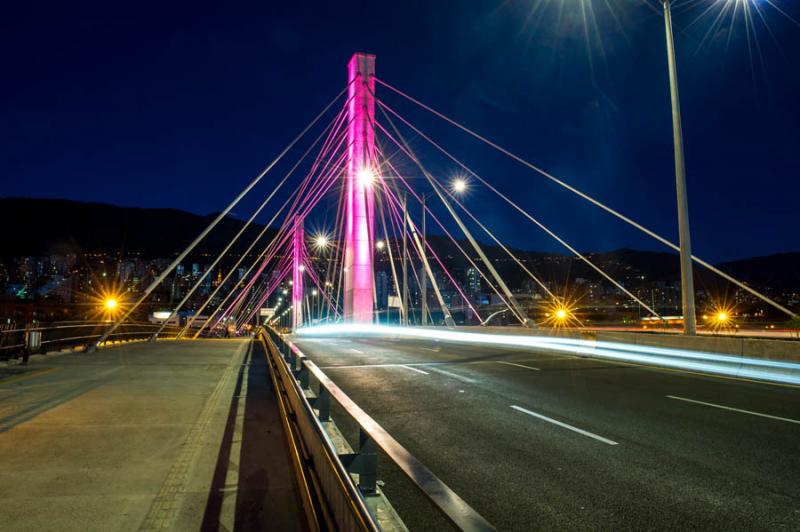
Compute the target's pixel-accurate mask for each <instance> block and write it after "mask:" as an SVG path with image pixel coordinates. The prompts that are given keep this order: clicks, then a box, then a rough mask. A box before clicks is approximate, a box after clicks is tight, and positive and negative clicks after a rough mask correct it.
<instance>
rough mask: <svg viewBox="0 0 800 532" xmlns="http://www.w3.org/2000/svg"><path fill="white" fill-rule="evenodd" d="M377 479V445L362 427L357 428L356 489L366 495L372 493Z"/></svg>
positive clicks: (374, 490)
mask: <svg viewBox="0 0 800 532" xmlns="http://www.w3.org/2000/svg"><path fill="white" fill-rule="evenodd" d="M377 481H378V454H377V447H376V445H375V442H374V441H372V438H370V437H369V434H367V433H366V432H365V431H364V429H358V489H360V490H361V493H364V494H367V495H369V494H374V493H375V492H376V491H377V489H376V486H377Z"/></svg>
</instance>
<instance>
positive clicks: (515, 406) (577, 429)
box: [511, 405, 619, 445]
mask: <svg viewBox="0 0 800 532" xmlns="http://www.w3.org/2000/svg"><path fill="white" fill-rule="evenodd" d="M511 408H513V409H514V410H516V411H518V412H522V413H523V414H528V415H529V416H533V417H536V418H539V419H541V420H544V421H547V422H548V423H552V424H553V425H558V426H559V427H563V428H565V429H568V430H571V431H573V432H577V433H578V434H583V435H584V436H588V437H590V438H594V439H595V440H597V441H601V442H603V443H607V444H608V445H619V444H618V443H617V442H615V441H614V440H609V439H608V438H604V437H602V436H598V435H597V434H594V433H593V432H589V431H587V430H583V429H579V428H578V427H573V426H572V425H568V424H566V423H563V422H561V421H557V420H555V419H553V418H549V417H547V416H543V415H542V414H537V413H536V412H534V411H532V410H528V409H527V408H522V407H521V406H517V405H511Z"/></svg>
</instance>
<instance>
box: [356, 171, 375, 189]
mask: <svg viewBox="0 0 800 532" xmlns="http://www.w3.org/2000/svg"><path fill="white" fill-rule="evenodd" d="M357 178H358V184H359V185H361V186H362V187H371V186H372V183H374V182H375V174H374V173H373V172H372V169H371V168H369V167H365V168H362V169H361V170H359V171H358V175H357Z"/></svg>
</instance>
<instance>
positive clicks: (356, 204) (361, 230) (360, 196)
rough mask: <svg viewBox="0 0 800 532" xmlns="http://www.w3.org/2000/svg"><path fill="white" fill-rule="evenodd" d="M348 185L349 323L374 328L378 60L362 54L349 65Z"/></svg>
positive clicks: (346, 268)
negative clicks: (376, 87)
mask: <svg viewBox="0 0 800 532" xmlns="http://www.w3.org/2000/svg"><path fill="white" fill-rule="evenodd" d="M347 74H348V83H349V94H348V95H349V98H350V103H349V104H348V107H347V120H348V123H347V140H348V146H349V148H348V160H347V182H346V187H347V188H346V195H345V201H346V205H345V251H344V319H345V321H349V322H355V323H372V318H373V292H374V286H373V285H374V276H373V260H372V259H373V256H372V253H373V249H372V243H373V213H374V190H373V186H375V185H376V184H377V180H378V179H380V176H379V169H378V168H377V165H376V163H375V161H376V158H375V128H374V124H375V98H374V93H375V79H374V75H375V56H374V55H371V54H363V53H357V54H354V55H353V57H352V58H351V59H350V63H348V65H347Z"/></svg>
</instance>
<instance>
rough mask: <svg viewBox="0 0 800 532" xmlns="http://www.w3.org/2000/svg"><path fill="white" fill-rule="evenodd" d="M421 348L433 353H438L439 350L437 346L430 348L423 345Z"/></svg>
mask: <svg viewBox="0 0 800 532" xmlns="http://www.w3.org/2000/svg"><path fill="white" fill-rule="evenodd" d="M422 349H424V350H425V351H433V352H434V353H438V352H439V348H438V347H437V348H436V349H432V348H430V347H423V348H422Z"/></svg>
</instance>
